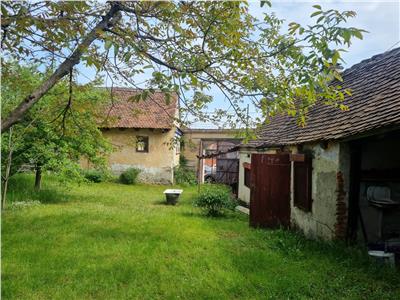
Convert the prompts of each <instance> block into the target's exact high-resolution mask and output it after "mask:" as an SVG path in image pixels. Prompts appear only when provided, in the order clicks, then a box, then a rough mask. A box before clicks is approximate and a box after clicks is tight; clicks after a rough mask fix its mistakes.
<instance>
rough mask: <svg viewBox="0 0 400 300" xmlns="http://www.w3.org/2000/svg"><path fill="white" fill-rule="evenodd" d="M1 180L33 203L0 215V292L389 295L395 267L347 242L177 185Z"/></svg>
mask: <svg viewBox="0 0 400 300" xmlns="http://www.w3.org/2000/svg"><path fill="white" fill-rule="evenodd" d="M32 185H33V178H31V177H29V176H26V175H25V176H20V177H19V178H18V180H15V179H14V180H13V181H12V182H11V187H10V193H9V198H11V199H12V200H19V201H20V200H26V199H30V200H37V199H39V198H40V199H41V200H42V204H40V205H32V206H30V207H26V208H18V209H17V208H10V209H8V210H7V211H6V212H4V213H3V215H2V296H3V297H4V299H90V298H92V299H126V298H139V299H157V298H158V299H172V298H184V299H202V298H211V299H233V298H241V299H268V298H272V299H309V298H315V299H336V298H340V299H343V298H350V299H396V298H397V299H398V298H399V297H400V281H399V274H398V273H396V272H395V271H392V270H389V269H385V268H378V267H376V266H374V265H373V264H371V263H369V262H368V259H367V258H366V257H365V255H364V253H363V252H362V251H360V250H358V249H354V248H353V249H350V248H344V247H343V246H342V245H340V244H338V243H336V244H329V243H324V242H315V241H307V240H305V239H304V238H303V237H302V236H300V235H298V234H295V233H291V232H287V231H283V230H255V229H251V228H249V227H248V221H247V217H246V216H244V215H240V214H239V213H230V214H228V215H226V216H225V217H223V218H208V217H205V216H203V215H202V214H201V213H200V211H199V210H198V209H197V208H195V207H193V206H192V200H193V197H194V196H195V195H196V188H194V187H193V188H192V187H190V188H187V187H184V193H183V195H182V199H181V202H180V203H179V205H177V206H176V207H171V206H166V205H164V204H163V195H162V191H163V190H164V189H165V187H163V186H145V185H137V186H125V185H121V184H116V183H99V184H81V185H78V184H72V185H68V186H67V187H61V186H60V185H59V184H58V183H57V182H55V181H53V180H51V179H49V178H46V177H45V179H44V186H43V190H42V191H41V192H40V193H39V194H38V193H34V192H33V191H32V190H31V188H30V187H31V186H32Z"/></svg>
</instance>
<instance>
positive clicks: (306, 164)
mask: <svg viewBox="0 0 400 300" xmlns="http://www.w3.org/2000/svg"><path fill="white" fill-rule="evenodd" d="M299 190H300V191H299ZM299 193H301V194H299ZM312 203H313V200H312V159H311V157H310V156H308V155H305V156H304V159H303V160H294V161H293V206H294V207H296V208H298V209H301V210H302V211H304V212H312Z"/></svg>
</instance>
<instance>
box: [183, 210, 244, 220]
mask: <svg viewBox="0 0 400 300" xmlns="http://www.w3.org/2000/svg"><path fill="white" fill-rule="evenodd" d="M180 215H181V216H184V217H190V218H201V219H204V220H211V221H222V220H233V219H236V218H237V216H236V215H235V214H234V213H232V212H227V213H222V214H219V215H217V216H212V215H207V214H206V213H205V212H203V211H201V210H193V211H183V212H181V213H180Z"/></svg>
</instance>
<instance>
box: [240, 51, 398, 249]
mask: <svg viewBox="0 0 400 300" xmlns="http://www.w3.org/2000/svg"><path fill="white" fill-rule="evenodd" d="M342 76H343V79H344V82H343V87H344V88H350V89H351V91H352V96H346V99H345V102H344V103H345V104H346V105H348V107H349V110H348V111H340V110H339V109H335V108H333V107H329V106H327V105H324V104H321V103H318V104H316V105H315V106H313V107H312V108H310V110H309V113H308V120H307V125H306V126H305V127H299V126H297V125H296V120H295V119H294V118H292V117H289V116H287V115H280V116H276V117H274V118H273V119H271V122H270V123H268V124H266V125H265V126H263V128H262V129H261V130H260V131H259V132H258V139H257V140H255V141H252V142H250V143H248V144H242V145H241V146H240V176H239V197H240V198H241V199H242V200H244V201H246V202H248V203H249V206H250V223H251V224H252V225H253V226H266V227H275V226H280V225H286V226H291V227H297V228H299V229H301V230H302V231H303V232H304V233H305V234H306V235H307V236H309V237H320V238H324V239H334V238H347V239H360V240H365V241H366V242H367V243H368V244H374V243H382V242H387V241H390V240H393V239H394V240H396V239H399V238H400V48H397V49H394V50H391V51H388V52H385V53H383V54H379V55H376V56H373V57H372V58H370V59H366V60H364V61H361V62H360V63H358V64H356V65H354V66H352V67H351V68H349V69H347V70H345V71H344V72H343V73H342Z"/></svg>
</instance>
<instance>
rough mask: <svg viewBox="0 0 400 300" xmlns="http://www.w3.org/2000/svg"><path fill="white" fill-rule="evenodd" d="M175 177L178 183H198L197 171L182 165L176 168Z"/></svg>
mask: <svg viewBox="0 0 400 300" xmlns="http://www.w3.org/2000/svg"><path fill="white" fill-rule="evenodd" d="M174 178H175V183H177V184H188V185H195V184H196V183H197V178H196V173H195V172H194V171H193V170H190V169H188V168H186V167H182V166H178V167H175V168H174Z"/></svg>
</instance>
